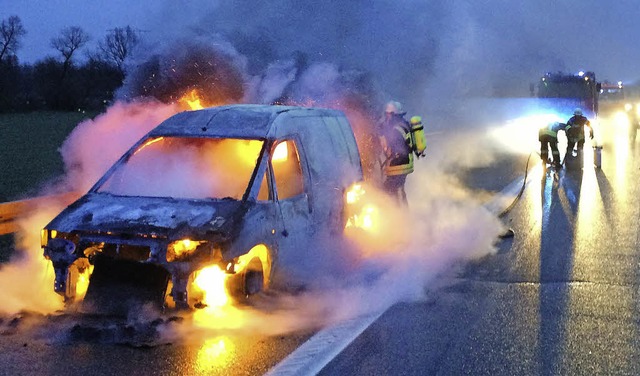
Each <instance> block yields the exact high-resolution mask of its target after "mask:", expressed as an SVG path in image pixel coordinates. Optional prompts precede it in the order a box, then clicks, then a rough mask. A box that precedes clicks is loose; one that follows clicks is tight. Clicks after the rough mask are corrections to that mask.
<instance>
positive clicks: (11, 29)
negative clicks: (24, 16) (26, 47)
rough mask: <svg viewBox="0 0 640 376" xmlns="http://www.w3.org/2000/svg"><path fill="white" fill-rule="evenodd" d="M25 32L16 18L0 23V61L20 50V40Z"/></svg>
mask: <svg viewBox="0 0 640 376" xmlns="http://www.w3.org/2000/svg"><path fill="white" fill-rule="evenodd" d="M26 33H27V31H26V30H25V29H24V27H23V26H22V21H21V20H20V17H18V16H11V17H9V18H8V19H6V20H2V22H1V23H0V43H1V44H0V61H2V59H4V58H5V57H6V56H10V55H15V53H16V51H17V50H18V48H20V38H21V37H23V36H24V35H25V34H26Z"/></svg>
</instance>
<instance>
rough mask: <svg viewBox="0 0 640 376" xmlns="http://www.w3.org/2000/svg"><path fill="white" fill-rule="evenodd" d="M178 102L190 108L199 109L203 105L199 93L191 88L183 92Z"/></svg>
mask: <svg viewBox="0 0 640 376" xmlns="http://www.w3.org/2000/svg"><path fill="white" fill-rule="evenodd" d="M178 102H179V103H181V104H182V105H184V106H186V107H187V108H189V109H190V110H201V109H203V108H204V106H203V105H202V103H201V98H200V93H199V92H198V90H197V89H191V91H189V92H187V93H185V94H184V95H183V96H182V97H181V98H180V99H178Z"/></svg>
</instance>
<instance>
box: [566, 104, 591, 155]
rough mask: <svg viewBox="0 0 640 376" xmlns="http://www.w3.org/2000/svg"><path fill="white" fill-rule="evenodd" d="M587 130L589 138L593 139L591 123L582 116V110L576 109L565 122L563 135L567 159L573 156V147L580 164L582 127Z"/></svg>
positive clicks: (582, 145)
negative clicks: (565, 135) (565, 137)
mask: <svg viewBox="0 0 640 376" xmlns="http://www.w3.org/2000/svg"><path fill="white" fill-rule="evenodd" d="M585 126H586V127H587V128H589V137H590V138H591V139H593V127H591V122H590V121H589V119H587V118H586V117H585V116H583V115H582V110H581V109H580V108H576V109H575V111H574V112H573V116H572V117H571V118H570V119H569V120H568V121H567V127H566V128H565V129H566V131H565V133H566V134H567V154H566V155H565V160H566V159H567V157H570V156H571V155H573V149H574V147H576V148H577V151H578V157H579V158H580V161H581V163H582V149H583V148H584V141H585V137H584V127H585Z"/></svg>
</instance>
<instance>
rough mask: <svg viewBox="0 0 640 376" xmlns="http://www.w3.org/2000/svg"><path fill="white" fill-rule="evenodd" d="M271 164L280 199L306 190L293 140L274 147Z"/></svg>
mask: <svg viewBox="0 0 640 376" xmlns="http://www.w3.org/2000/svg"><path fill="white" fill-rule="evenodd" d="M271 166H272V168H273V177H274V179H275V185H276V192H277V194H278V198H279V199H281V200H282V199H287V198H290V197H293V196H297V195H299V194H301V193H303V192H304V181H303V178H302V169H301V168H300V158H299V154H298V149H297V148H296V143H295V142H294V141H293V140H285V141H282V142H280V143H278V144H277V145H276V146H275V147H274V149H273V153H272V155H271Z"/></svg>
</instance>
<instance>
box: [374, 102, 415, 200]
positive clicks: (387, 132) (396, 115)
mask: <svg viewBox="0 0 640 376" xmlns="http://www.w3.org/2000/svg"><path fill="white" fill-rule="evenodd" d="M405 114H406V112H404V111H403V110H402V105H401V104H400V103H399V102H396V101H391V102H388V103H387V104H386V106H385V116H384V119H383V120H382V122H381V124H380V135H381V136H380V142H381V145H382V150H383V151H384V156H385V160H384V163H383V171H384V189H385V191H386V192H387V193H389V195H391V196H392V197H394V198H396V199H397V200H398V201H399V202H400V203H402V204H404V205H407V194H406V192H405V190H404V184H405V182H406V179H407V175H408V174H410V173H412V172H413V153H414V152H416V155H419V156H421V155H424V154H423V153H424V150H425V147H426V141H425V139H424V130H423V129H424V128H423V126H422V118H420V117H419V116H414V117H413V118H411V120H412V123H413V124H412V123H410V122H408V121H407V120H406V119H405V118H404V115H405ZM412 127H415V128H416V132H418V133H419V134H420V135H421V136H420V141H419V143H420V149H416V148H415V144H416V142H415V137H414V136H413V133H412ZM418 150H419V152H418Z"/></svg>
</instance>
